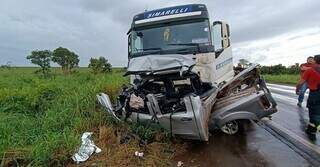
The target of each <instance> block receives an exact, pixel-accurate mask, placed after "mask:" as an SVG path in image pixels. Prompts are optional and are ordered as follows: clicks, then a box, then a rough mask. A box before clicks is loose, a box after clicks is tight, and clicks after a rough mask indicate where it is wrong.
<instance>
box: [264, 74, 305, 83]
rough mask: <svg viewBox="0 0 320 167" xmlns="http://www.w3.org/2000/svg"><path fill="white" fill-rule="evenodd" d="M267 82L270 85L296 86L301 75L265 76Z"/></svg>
mask: <svg viewBox="0 0 320 167" xmlns="http://www.w3.org/2000/svg"><path fill="white" fill-rule="evenodd" d="M263 76H264V78H265V80H266V81H267V82H268V83H277V84H285V85H292V86H294V85H296V84H297V82H298V80H299V79H300V75H295V74H293V75H289V74H282V75H269V74H266V75H263Z"/></svg>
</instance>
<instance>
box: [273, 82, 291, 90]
mask: <svg viewBox="0 0 320 167" xmlns="http://www.w3.org/2000/svg"><path fill="white" fill-rule="evenodd" d="M267 86H274V87H281V88H284V89H293V90H295V89H296V88H295V87H294V86H287V85H279V84H271V83H267Z"/></svg>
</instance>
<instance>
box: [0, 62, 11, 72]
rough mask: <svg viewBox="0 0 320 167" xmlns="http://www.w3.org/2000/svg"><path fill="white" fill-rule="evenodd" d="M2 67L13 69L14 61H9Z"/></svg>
mask: <svg viewBox="0 0 320 167" xmlns="http://www.w3.org/2000/svg"><path fill="white" fill-rule="evenodd" d="M0 68H4V69H8V70H11V68H12V62H11V61H8V62H7V64H5V65H1V66H0Z"/></svg>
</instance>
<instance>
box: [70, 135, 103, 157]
mask: <svg viewBox="0 0 320 167" xmlns="http://www.w3.org/2000/svg"><path fill="white" fill-rule="evenodd" d="M92 134H93V133H92V132H85V133H83V134H82V136H81V141H82V143H81V146H80V148H79V151H78V152H77V153H75V154H74V155H73V156H72V159H73V161H75V162H77V163H80V162H84V161H86V160H88V159H89V157H90V156H91V155H92V154H93V153H94V152H95V153H100V152H101V149H100V148H99V147H97V146H96V145H95V144H94V142H93V141H92V139H91V136H92Z"/></svg>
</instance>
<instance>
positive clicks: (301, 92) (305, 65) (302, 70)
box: [297, 56, 315, 107]
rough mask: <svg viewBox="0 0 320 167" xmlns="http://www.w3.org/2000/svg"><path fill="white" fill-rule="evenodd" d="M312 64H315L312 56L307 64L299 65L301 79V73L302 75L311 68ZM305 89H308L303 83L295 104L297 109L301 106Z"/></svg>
mask: <svg viewBox="0 0 320 167" xmlns="http://www.w3.org/2000/svg"><path fill="white" fill-rule="evenodd" d="M314 63H315V62H314V59H313V57H312V56H310V57H308V59H307V63H304V64H301V65H300V76H301V77H302V76H303V73H304V72H305V71H306V70H308V69H310V68H312V67H313V65H314ZM307 89H308V85H307V83H306V82H305V83H303V85H302V86H301V87H300V91H299V92H300V94H299V97H298V103H297V105H298V106H299V107H301V106H302V102H303V99H304V94H305V93H306V91H307Z"/></svg>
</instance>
